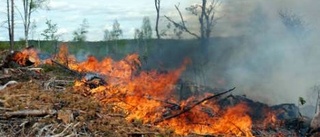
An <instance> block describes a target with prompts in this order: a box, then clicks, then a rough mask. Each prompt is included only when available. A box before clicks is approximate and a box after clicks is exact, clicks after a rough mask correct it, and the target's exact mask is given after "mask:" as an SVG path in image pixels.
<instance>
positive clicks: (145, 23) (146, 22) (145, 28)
mask: <svg viewBox="0 0 320 137" xmlns="http://www.w3.org/2000/svg"><path fill="white" fill-rule="evenodd" d="M141 31H142V36H143V39H145V40H148V39H151V38H152V28H151V23H150V19H149V17H143V20H142V26H141Z"/></svg>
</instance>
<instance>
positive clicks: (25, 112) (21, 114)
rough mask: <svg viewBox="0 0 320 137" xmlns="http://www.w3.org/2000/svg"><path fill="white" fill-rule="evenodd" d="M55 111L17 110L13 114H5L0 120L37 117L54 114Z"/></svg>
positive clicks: (0, 116)
mask: <svg viewBox="0 0 320 137" xmlns="http://www.w3.org/2000/svg"><path fill="white" fill-rule="evenodd" d="M56 113H57V111H56V110H18V111H13V112H5V113H4V114H2V115H0V119H10V118H12V117H28V116H32V117H39V116H46V115H53V114H56Z"/></svg>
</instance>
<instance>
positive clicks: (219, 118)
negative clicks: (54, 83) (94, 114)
mask: <svg viewBox="0 0 320 137" xmlns="http://www.w3.org/2000/svg"><path fill="white" fill-rule="evenodd" d="M56 60H59V61H60V62H61V63H64V64H67V66H68V67H69V68H70V69H72V70H75V71H78V72H94V73H96V74H99V75H101V77H102V78H103V80H104V81H105V82H104V84H96V85H97V86H96V87H94V88H92V87H88V86H86V83H87V82H88V79H85V78H83V79H81V80H77V81H76V82H75V84H74V89H75V90H77V91H84V92H83V93H85V95H92V96H94V97H95V98H96V99H98V100H100V101H101V102H102V103H106V104H110V105H112V106H115V107H114V108H113V111H115V112H121V113H125V114H126V119H127V120H128V121H135V120H139V121H142V122H143V123H149V124H155V125H156V126H158V127H162V128H169V129H172V130H174V131H175V133H177V134H181V135H188V134H191V133H195V134H201V135H227V136H253V135H252V133H251V129H252V121H251V118H250V116H249V115H248V111H249V110H250V108H249V107H248V106H247V105H246V104H245V103H239V104H237V105H235V106H233V107H229V108H227V109H226V108H221V107H220V106H219V105H217V103H216V102H215V101H212V100H206V101H204V102H202V103H201V104H199V105H196V106H195V107H194V108H192V109H190V110H189V111H186V112H183V113H180V112H181V111H183V110H185V109H186V108H188V107H190V106H191V105H192V104H194V103H195V102H197V101H199V100H201V99H203V98H204V97H208V96H212V95H213V94H209V93H207V94H205V95H203V96H192V97H190V98H188V99H186V100H179V99H178V97H176V96H175V93H174V92H175V90H176V87H175V85H176V83H177V81H178V80H179V78H180V76H181V74H182V72H183V71H184V70H185V69H186V66H187V64H189V63H190V61H189V60H185V61H184V62H183V63H182V64H181V66H180V67H179V68H177V69H174V70H170V71H168V72H166V73H162V72H158V71H155V70H152V71H142V70H141V69H140V67H141V65H142V64H141V62H140V60H139V56H138V54H131V55H128V56H126V57H125V58H124V59H122V60H120V61H115V60H113V59H111V58H110V57H107V58H104V59H103V60H101V61H99V60H98V59H96V58H95V57H94V56H89V57H88V58H87V60H85V61H83V62H76V60H75V58H74V57H73V56H70V55H68V49H67V46H66V45H62V46H61V47H60V52H59V54H58V55H57V56H56ZM173 115H176V116H174V117H172V118H168V119H165V118H166V117H168V116H173ZM271 118H273V117H271ZM269 122H272V120H271V121H270V120H269V121H268V120H266V121H265V123H269Z"/></svg>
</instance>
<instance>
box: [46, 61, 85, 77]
mask: <svg viewBox="0 0 320 137" xmlns="http://www.w3.org/2000/svg"><path fill="white" fill-rule="evenodd" d="M51 61H52V63H54V64H56V65H58V66H59V67H61V68H63V69H64V70H66V71H68V72H70V73H71V74H74V75H75V76H77V77H82V76H84V75H83V74H82V73H80V72H78V71H75V70H72V69H70V68H69V67H68V66H65V65H63V64H60V63H59V62H57V61H54V60H51Z"/></svg>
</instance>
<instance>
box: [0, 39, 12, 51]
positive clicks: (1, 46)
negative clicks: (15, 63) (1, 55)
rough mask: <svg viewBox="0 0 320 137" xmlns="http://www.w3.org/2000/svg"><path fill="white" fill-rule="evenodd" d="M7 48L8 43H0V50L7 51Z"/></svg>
mask: <svg viewBox="0 0 320 137" xmlns="http://www.w3.org/2000/svg"><path fill="white" fill-rule="evenodd" d="M9 47H10V44H9V42H4V41H1V42H0V50H5V49H9Z"/></svg>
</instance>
